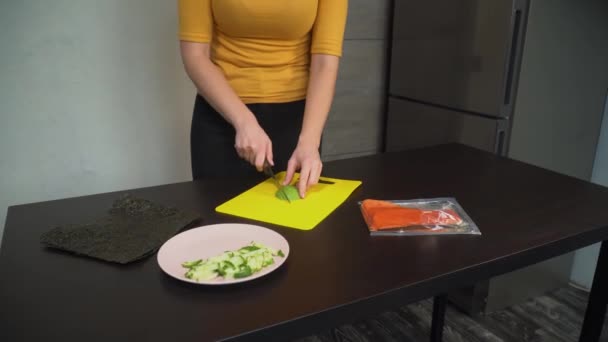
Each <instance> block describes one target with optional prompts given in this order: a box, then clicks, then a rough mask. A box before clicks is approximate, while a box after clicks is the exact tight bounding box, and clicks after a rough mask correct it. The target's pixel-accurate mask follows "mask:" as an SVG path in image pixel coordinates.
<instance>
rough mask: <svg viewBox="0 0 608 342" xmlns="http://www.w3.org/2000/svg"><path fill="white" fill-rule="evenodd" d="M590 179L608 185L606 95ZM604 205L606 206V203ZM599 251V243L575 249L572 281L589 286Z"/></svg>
mask: <svg viewBox="0 0 608 342" xmlns="http://www.w3.org/2000/svg"><path fill="white" fill-rule="evenodd" d="M592 181H593V182H594V183H598V184H600V185H603V186H608V97H607V98H606V105H605V107H604V120H603V122H602V133H601V135H600V141H599V143H598V146H597V152H596V156H595V164H594V166H593V178H592ZM606 205H607V206H608V203H607V204H606ZM599 252H600V245H599V244H596V245H593V246H590V247H587V248H583V249H581V250H578V251H576V254H575V255H574V263H573V265H572V274H571V276H570V277H571V279H572V281H573V282H574V283H576V284H578V285H581V286H584V287H586V288H591V282H592V281H593V273H594V272H595V264H596V263H597V257H598V254H599Z"/></svg>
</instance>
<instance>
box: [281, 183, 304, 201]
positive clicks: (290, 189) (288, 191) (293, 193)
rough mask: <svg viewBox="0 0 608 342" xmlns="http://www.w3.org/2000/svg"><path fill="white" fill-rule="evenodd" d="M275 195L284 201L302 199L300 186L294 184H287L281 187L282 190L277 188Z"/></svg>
mask: <svg viewBox="0 0 608 342" xmlns="http://www.w3.org/2000/svg"><path fill="white" fill-rule="evenodd" d="M275 196H276V197H277V198H278V199H280V200H283V201H287V199H289V200H290V201H295V200H299V199H300V193H299V192H298V188H296V187H295V186H293V185H286V186H283V187H282V188H281V190H277V192H276V194H275ZM285 196H287V197H285Z"/></svg>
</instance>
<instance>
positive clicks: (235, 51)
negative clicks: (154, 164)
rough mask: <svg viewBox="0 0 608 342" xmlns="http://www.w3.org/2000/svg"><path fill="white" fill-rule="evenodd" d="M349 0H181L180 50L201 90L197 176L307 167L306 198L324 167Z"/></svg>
mask: <svg viewBox="0 0 608 342" xmlns="http://www.w3.org/2000/svg"><path fill="white" fill-rule="evenodd" d="M347 2H348V0H284V1H280V0H179V19H180V49H181V55H182V60H183V63H184V67H185V70H186V73H187V74H188V76H189V78H190V79H191V80H192V82H193V83H194V85H195V86H196V88H197V91H198V94H197V97H196V101H195V106H194V113H193V117H192V128H191V142H190V143H191V156H192V173H193V177H194V179H201V178H211V177H220V176H221V177H226V176H229V177H240V176H247V175H249V174H253V173H255V174H260V173H259V171H261V170H262V168H263V165H264V163H265V162H266V161H267V162H268V163H269V164H270V165H274V166H276V169H277V170H285V169H286V171H287V172H286V176H285V179H284V184H289V183H290V182H291V181H292V180H293V176H294V173H295V172H296V171H299V172H300V177H299V181H298V189H299V192H300V196H301V197H304V196H305V195H306V191H307V189H309V187H310V186H312V185H314V184H316V183H317V182H318V180H319V176H320V175H321V171H322V162H321V158H320V155H319V146H320V142H321V135H322V132H323V128H324V126H325V122H326V119H327V115H328V113H329V109H330V107H331V103H332V99H333V96H334V88H335V83H336V76H337V72H338V64H339V58H340V57H341V54H342V43H343V35H344V28H345V24H346V13H347V6H348V3H347Z"/></svg>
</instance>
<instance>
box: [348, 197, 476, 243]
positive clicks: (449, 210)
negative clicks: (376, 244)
mask: <svg viewBox="0 0 608 342" xmlns="http://www.w3.org/2000/svg"><path fill="white" fill-rule="evenodd" d="M359 206H360V209H361V213H362V214H363V218H364V219H365V222H366V223H367V227H368V229H369V231H370V234H371V235H388V236H391V235H394V236H403V235H447V234H472V235H481V232H480V230H479V228H478V227H477V225H476V224H475V222H473V220H472V219H471V218H470V217H469V215H467V213H466V212H465V211H464V209H463V208H462V207H461V206H460V204H459V203H458V202H457V201H456V199H454V198H449V197H448V198H431V199H414V200H377V199H366V200H363V201H361V202H359Z"/></svg>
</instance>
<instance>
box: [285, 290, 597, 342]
mask: <svg viewBox="0 0 608 342" xmlns="http://www.w3.org/2000/svg"><path fill="white" fill-rule="evenodd" d="M587 295H588V293H587V292H584V291H582V290H579V289H576V288H574V287H567V288H563V289H559V290H556V291H554V292H551V293H549V294H547V295H545V296H542V297H538V298H534V299H531V300H529V301H527V302H526V303H523V304H519V305H515V306H512V307H509V308H507V309H504V310H500V311H496V312H493V313H490V314H487V315H485V316H482V317H479V318H476V319H472V318H471V317H469V316H467V315H465V314H464V313H462V312H460V311H459V310H458V309H455V308H453V307H451V306H449V307H448V310H447V314H446V325H445V330H444V338H443V341H444V342H475V341H491V342H511V341H513V342H526V341H534V342H537V341H539V342H540V341H542V342H545V341H546V342H570V341H572V342H574V341H578V336H579V332H580V327H581V324H582V321H583V316H584V312H585V308H586V305H587ZM431 311H432V301H431V300H425V301H422V302H418V303H414V304H411V305H408V306H405V307H402V308H400V309H399V310H396V311H388V312H384V313H382V314H380V315H378V316H375V317H370V318H369V319H367V320H364V321H359V322H354V323H352V324H346V325H343V326H340V327H337V328H334V329H331V330H328V331H323V332H320V333H318V334H316V335H314V336H309V337H306V338H303V339H299V340H298V341H297V342H334V341H357V342H367V341H370V342H388V341H391V342H392V341H404V342H409V341H416V342H417V341H428V339H429V330H430V321H431V319H430V317H431ZM601 341H602V342H608V322H605V323H604V330H603V334H602V339H601Z"/></svg>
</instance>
